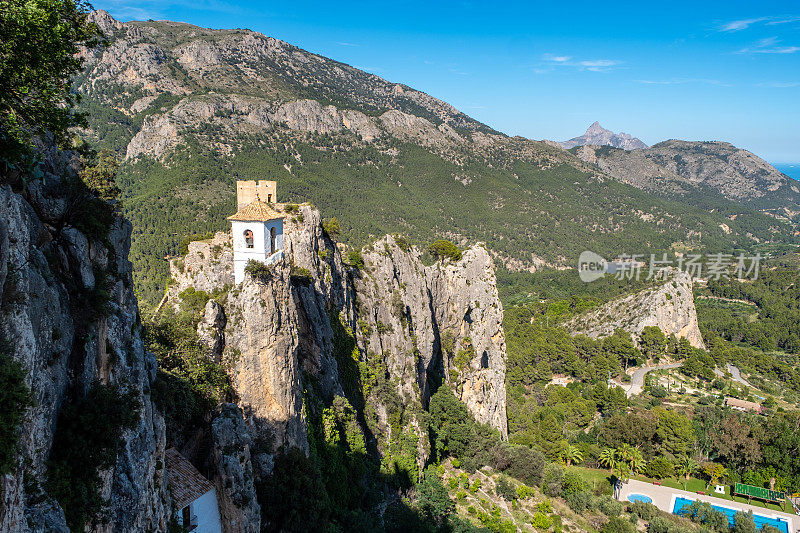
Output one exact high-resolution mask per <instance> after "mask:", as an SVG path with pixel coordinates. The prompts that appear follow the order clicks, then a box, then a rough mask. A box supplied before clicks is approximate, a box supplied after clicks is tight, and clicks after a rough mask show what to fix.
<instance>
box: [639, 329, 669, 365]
mask: <svg viewBox="0 0 800 533" xmlns="http://www.w3.org/2000/svg"><path fill="white" fill-rule="evenodd" d="M639 346H640V347H641V349H642V353H643V354H644V356H645V357H646V358H647V359H658V358H660V357H663V356H664V352H665V350H666V348H667V337H666V335H664V332H663V331H661V328H659V327H658V326H646V327H645V328H644V329H642V333H641V335H639Z"/></svg>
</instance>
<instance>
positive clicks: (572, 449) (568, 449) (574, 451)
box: [561, 444, 583, 466]
mask: <svg viewBox="0 0 800 533" xmlns="http://www.w3.org/2000/svg"><path fill="white" fill-rule="evenodd" d="M561 458H562V459H564V462H566V463H567V466H570V465H571V464H572V463H573V462H574V463H580V462H581V461H583V454H582V453H581V450H580V448H578V447H577V446H575V445H573V444H567V445H566V446H564V448H563V449H562V452H561Z"/></svg>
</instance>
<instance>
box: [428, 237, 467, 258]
mask: <svg viewBox="0 0 800 533" xmlns="http://www.w3.org/2000/svg"><path fill="white" fill-rule="evenodd" d="M428 252H429V253H430V254H431V255H432V256H433V257H435V258H436V259H438V260H440V261H441V260H444V259H450V260H452V261H458V260H459V259H461V250H459V249H458V246H456V245H455V244H453V243H452V242H450V241H448V240H445V239H438V240H436V241H433V242H432V243H431V245H430V246H428Z"/></svg>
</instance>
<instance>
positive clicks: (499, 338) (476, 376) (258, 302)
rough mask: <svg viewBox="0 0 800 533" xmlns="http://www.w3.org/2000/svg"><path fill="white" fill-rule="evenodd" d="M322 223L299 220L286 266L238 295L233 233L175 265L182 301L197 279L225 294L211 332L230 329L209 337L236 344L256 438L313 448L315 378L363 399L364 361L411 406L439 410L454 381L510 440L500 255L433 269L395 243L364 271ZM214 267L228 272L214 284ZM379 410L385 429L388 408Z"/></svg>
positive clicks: (236, 367)
mask: <svg viewBox="0 0 800 533" xmlns="http://www.w3.org/2000/svg"><path fill="white" fill-rule="evenodd" d="M276 208H277V209H285V206H281V205H276ZM321 222H322V220H321V217H320V214H319V212H318V211H317V210H316V209H315V208H314V207H313V206H310V205H301V206H300V207H299V208H298V209H297V211H296V212H293V213H291V214H290V213H288V212H287V214H286V219H285V239H286V241H285V242H286V256H285V259H284V260H283V261H280V262H278V263H276V264H274V265H271V266H270V267H268V268H264V269H261V271H260V272H257V273H253V274H252V275H251V274H248V275H247V277H246V279H245V281H244V282H243V283H242V284H240V285H239V286H236V287H231V286H230V285H228V281H229V280H230V273H231V272H232V269H233V262H232V258H231V255H230V253H229V250H230V245H229V244H228V242H229V238H230V237H229V236H228V235H227V234H224V233H218V234H217V235H216V236H215V237H214V239H213V240H211V241H207V242H202V243H192V244H190V245H189V254H188V255H187V256H186V258H184V259H181V260H175V261H173V266H172V274H173V276H174V278H175V284H174V286H173V288H172V289H171V291H170V295H169V299H170V301H171V302H173V303H174V302H176V301H177V300H179V299H180V292H181V291H182V290H185V288H187V287H190V286H193V284H194V282H195V280H197V283H198V286H202V287H204V290H208V291H213V290H214V289H216V290H217V293H218V294H219V293H221V292H224V296H222V297H219V298H217V301H218V302H220V303H221V304H222V307H223V311H220V310H218V309H216V308H215V307H214V306H207V308H206V316H205V317H204V318H203V320H201V324H200V327H203V328H206V329H205V330H204V331H206V332H207V331H208V328H209V327H210V326H208V324H222V323H223V322H222V321H220V320H219V319H218V318H217V317H218V315H219V313H220V312H223V313H224V316H225V320H224V326H223V325H218V326H217V330H216V332H215V333H211V334H206V335H205V338H206V339H209V342H212V341H211V340H212V339H213V340H214V341H215V342H216V341H217V340H218V339H221V338H224V347H223V348H222V351H221V361H222V363H223V364H224V365H225V366H226V368H228V372H229V375H230V376H231V379H232V382H233V386H234V389H235V391H236V394H237V398H238V403H239V405H240V406H241V408H242V410H243V413H244V417H245V419H246V420H247V424H248V426H249V427H250V429H251V431H252V433H253V435H254V436H255V437H256V438H260V439H266V440H269V442H271V443H272V449H273V450H277V449H279V448H281V447H282V446H287V445H288V446H297V447H300V448H302V449H307V448H308V443H307V436H306V422H305V418H304V417H305V414H304V408H303V389H304V387H307V386H309V382H308V380H309V379H312V380H313V383H314V386H315V387H317V388H318V389H319V390H320V392H321V394H322V396H323V397H325V398H328V399H331V398H333V397H334V396H337V395H338V396H341V395H346V394H351V393H352V387H350V385H349V383H348V379H350V376H349V372H350V369H349V368H347V367H345V368H342V367H341V365H343V364H344V365H350V364H356V363H358V361H355V362H353V359H352V357H353V356H355V355H358V357H359V358H360V360H361V362H364V361H366V360H367V358H370V361H373V362H374V360H375V359H377V360H378V361H379V363H375V364H380V365H385V368H386V371H387V373H388V375H389V380H390V382H391V383H393V384H394V386H395V388H396V390H395V392H396V394H397V395H398V396H399V397H400V398H401V399H402V400H403V401H404V402H407V403H409V404H411V403H416V404H418V405H420V406H422V407H424V406H427V402H428V399H429V398H430V394H431V392H432V389H435V387H436V386H437V385H438V384H439V383H441V382H442V381H448V382H449V383H450V384H451V385H452V386H453V388H454V390H455V391H456V393H457V395H458V396H459V397H460V398H461V399H462V401H464V403H465V404H466V405H467V406H468V408H469V409H470V411H471V412H472V413H473V414H474V415H475V417H476V419H477V420H478V421H480V422H484V423H487V424H490V425H491V426H493V427H495V428H496V429H497V430H498V431H499V432H500V433H501V434H502V435H503V436H505V435H506V434H507V429H506V414H505V383H504V380H505V339H504V335H503V332H502V328H501V324H502V307H501V304H500V302H499V298H498V295H497V288H496V286H495V279H494V269H493V262H492V259H491V257H490V255H489V254H488V252H487V251H486V250H485V249H484V248H483V247H482V246H474V247H472V248H470V249H469V250H467V251H466V252H465V253H464V255H463V258H462V259H461V260H460V261H458V262H450V263H446V264H445V263H441V262H440V263H436V264H434V265H432V266H425V265H424V264H423V263H422V260H421V254H420V252H419V251H418V250H417V249H416V248H414V247H410V246H408V245H407V244H406V243H405V241H404V240H403V239H401V238H399V237H397V238H396V237H391V236H387V237H384V238H383V239H381V240H379V241H378V242H376V243H375V244H374V245H372V246H370V247H368V248H367V249H365V250H364V251H363V261H364V265H363V267H353V266H348V265H346V264H345V262H344V261H343V259H342V253H341V251H340V249H339V247H338V246H337V245H336V243H335V242H334V241H332V240H331V239H330V238H329V236H327V235H326V234H325V233H324V231H323V229H322V225H321ZM213 243H216V244H213ZM214 250H216V252H215V251H214ZM206 252H209V253H208V255H206ZM212 268H215V269H221V271H222V270H224V271H226V273H225V274H221V275H220V276H219V278H218V281H217V283H216V284H214V283H211V285H207V284H206V283H207V282H208V281H209V280H210V278H209V277H208V276H207V273H208V272H209V271H210V270H211V269H212ZM225 291H226V292H225ZM212 329H213V328H212ZM348 343H350V344H349V345H348ZM348 346H350V347H348ZM353 348H357V350H356V351H353ZM343 373H344V374H343ZM351 401H354V400H352V399H351ZM373 403H375V405H372V406H371V409H374V411H375V412H377V413H378V414H377V415H376V416H377V418H378V419H381V415H380V413H382V412H384V411H385V406H383V407H382V406H381V405H379V404H380V401H378V400H375V402H373ZM417 429H418V431H422V429H421V428H420V427H418V428H417Z"/></svg>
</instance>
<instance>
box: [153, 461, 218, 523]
mask: <svg viewBox="0 0 800 533" xmlns="http://www.w3.org/2000/svg"><path fill="white" fill-rule="evenodd" d="M164 459H165V461H164V466H166V470H167V483H168V484H169V490H170V493H171V494H172V501H173V504H174V508H175V509H176V510H177V513H176V514H177V516H176V518H177V521H178V524H179V525H181V526H184V527H185V528H186V529H187V530H189V531H191V532H192V533H222V520H221V519H220V514H219V505H218V503H217V491H216V489H215V488H214V485H212V484H211V482H210V481H209V480H208V479H206V478H205V477H203V474H201V473H200V472H198V470H197V469H196V468H195V467H194V465H192V463H190V462H189V461H188V460H187V459H186V458H185V457H184V456H183V455H181V454H180V452H178V451H177V450H176V449H174V448H170V449H168V450H167V451H166V452H164Z"/></svg>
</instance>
